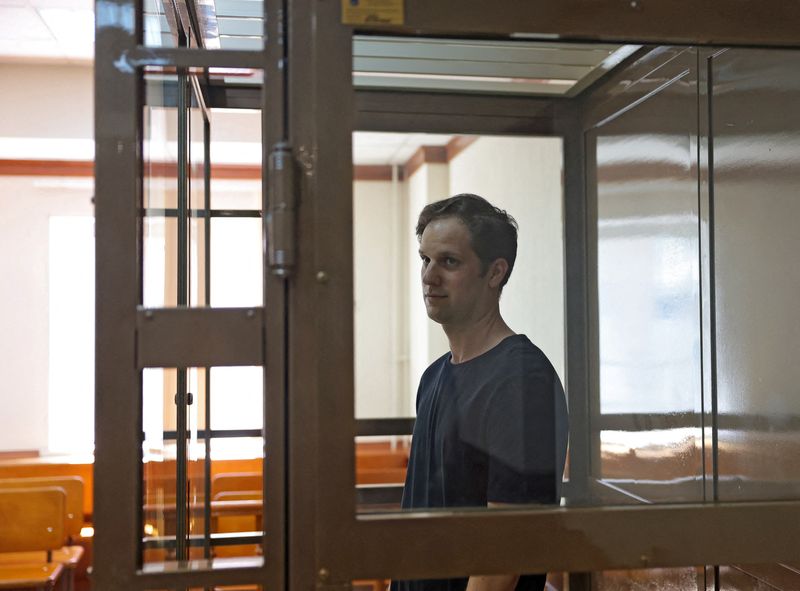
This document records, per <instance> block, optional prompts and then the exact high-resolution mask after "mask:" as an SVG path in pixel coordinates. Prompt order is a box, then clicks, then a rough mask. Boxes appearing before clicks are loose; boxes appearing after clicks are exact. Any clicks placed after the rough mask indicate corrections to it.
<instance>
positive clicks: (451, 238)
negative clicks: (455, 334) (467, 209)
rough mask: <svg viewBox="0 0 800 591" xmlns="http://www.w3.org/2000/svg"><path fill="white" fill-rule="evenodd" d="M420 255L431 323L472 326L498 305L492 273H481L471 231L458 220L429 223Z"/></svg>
mask: <svg viewBox="0 0 800 591" xmlns="http://www.w3.org/2000/svg"><path fill="white" fill-rule="evenodd" d="M419 254H420V257H421V259H422V292H423V295H424V298H425V308H426V310H427V312H428V316H429V317H430V318H431V320H434V321H435V322H438V323H440V324H442V325H443V326H445V327H447V326H452V327H465V326H470V325H472V324H474V323H475V322H476V321H477V320H478V319H479V318H481V317H482V316H483V315H484V314H486V313H487V312H488V311H489V310H491V309H492V307H493V306H495V305H496V304H497V298H498V292H497V289H496V288H492V286H490V275H491V273H481V271H482V269H481V261H480V259H479V258H478V255H477V254H475V251H474V250H473V249H472V245H471V243H470V236H469V230H467V227H466V226H465V225H464V224H463V223H462V222H461V221H459V220H458V219H457V218H452V217H451V218H440V219H437V220H434V221H432V222H431V223H429V224H428V225H427V227H426V228H425V231H424V232H423V233H422V238H421V239H420V247H419ZM495 287H496V286H495Z"/></svg>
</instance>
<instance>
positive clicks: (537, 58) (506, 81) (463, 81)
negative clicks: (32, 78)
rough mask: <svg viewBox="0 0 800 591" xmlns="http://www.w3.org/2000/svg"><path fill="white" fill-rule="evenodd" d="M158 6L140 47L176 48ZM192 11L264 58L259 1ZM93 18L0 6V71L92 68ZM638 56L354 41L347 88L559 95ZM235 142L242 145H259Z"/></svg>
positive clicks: (16, 2)
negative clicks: (22, 65) (18, 66)
mask: <svg viewBox="0 0 800 591" xmlns="http://www.w3.org/2000/svg"><path fill="white" fill-rule="evenodd" d="M162 1H163V0H144V10H145V18H144V26H145V44H146V45H150V46H171V45H173V44H174V41H173V36H172V33H171V32H170V27H169V24H168V20H167V18H166V16H165V12H164V8H163V4H162ZM195 6H196V7H197V11H198V14H199V16H200V20H201V28H202V29H203V30H204V39H205V43H206V46H207V47H208V48H222V49H238V50H253V51H257V50H259V49H261V48H262V46H263V35H262V31H263V17H262V11H263V4H262V1H261V0H195ZM93 9H94V0H0V63H2V62H15V61H28V62H42V63H47V62H57V63H58V62H60V63H63V62H82V63H86V64H89V63H91V61H92V59H93V56H94V42H93V41H94V11H93ZM635 49H636V46H617V45H599V44H566V43H554V42H542V41H532V40H530V39H508V40H466V39H431V38H418V37H405V38H402V37H388V36H356V37H355V38H354V41H353V82H354V85H355V86H356V87H357V88H374V89H381V88H383V89H385V88H395V89H404V90H428V91H450V92H453V91H456V92H473V93H474V92H477V93H492V94H497V93H503V94H532V95H550V96H552V95H565V94H571V93H574V92H576V91H577V90H579V89H580V88H583V87H585V86H586V85H588V84H590V83H591V82H592V81H594V80H596V79H597V78H599V77H600V76H602V75H603V74H604V73H605V72H606V71H608V70H609V69H610V68H612V67H614V66H615V65H616V64H617V63H619V62H620V61H621V60H622V59H624V58H625V57H627V56H628V55H630V54H631V53H632V52H633V51H634V50H635ZM259 74H260V73H259V72H239V75H238V76H236V77H235V78H229V80H230V81H231V82H235V83H238V84H242V83H245V84H260V83H261V76H260V75H259ZM226 78H227V76H226ZM237 139H238V142H239V143H241V144H242V145H244V144H247V145H249V144H250V143H252V144H253V146H256V145H257V142H254V141H251V140H244V138H237ZM450 139H451V136H447V135H436V134H390V133H369V134H367V133H356V134H355V135H354V141H353V146H354V148H353V149H354V154H353V156H354V162H356V163H358V164H402V163H404V162H405V161H406V160H408V158H409V157H410V156H411V155H412V154H413V153H414V151H415V150H416V149H417V148H418V147H419V146H421V145H444V144H446V143H447V142H448V141H449V140H450ZM243 140H244V141H243ZM248 153H249V152H248ZM253 153H254V154H255V153H256V151H253ZM246 159H247V158H245V160H246Z"/></svg>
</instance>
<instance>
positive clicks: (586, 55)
mask: <svg viewBox="0 0 800 591" xmlns="http://www.w3.org/2000/svg"><path fill="white" fill-rule="evenodd" d="M203 1H207V0H200V2H196V4H201V3H202V2H203ZM262 11H263V3H262V2H261V1H260V0H216V2H215V3H214V5H213V13H214V17H213V18H214V21H215V22H214V23H213V25H214V26H213V27H210V28H211V29H213V31H214V32H215V35H214V37H213V39H211V38H208V39H206V46H207V47H220V48H222V49H229V50H240V51H241V50H244V51H260V50H262V49H263V45H264V37H263V32H264V21H263V13H262ZM145 12H146V13H147V15H148V17H149V18H148V20H147V27H148V28H149V29H150V30H148V31H147V35H146V38H147V39H148V40H149V41H150V42H151V43H152V44H160V43H161V41H163V42H164V43H170V42H172V41H171V40H172V39H174V36H172V35H171V34H170V32H169V23H168V21H167V19H166V18H164V16H163V14H164V10H163V6H162V4H161V0H145ZM156 28H157V29H158V30H154V29H156ZM206 28H207V29H209V27H208V26H206ZM216 34H218V37H217V35H216ZM160 40H161V41H160ZM634 48H635V47H634V46H619V45H608V44H567V43H551V42H543V41H531V40H528V39H524V40H522V39H520V40H510V39H509V40H466V39H432V38H421V37H390V36H380V35H377V36H366V35H355V36H354V38H353V83H354V86H355V87H356V88H362V89H369V88H375V89H392V88H396V89H402V90H425V91H446V92H480V93H492V94H503V93H511V94H537V95H564V94H567V93H568V92H569V91H570V89H571V88H573V87H574V86H575V85H578V84H580V86H585V85H586V84H588V83H589V82H591V81H593V80H594V79H596V78H599V77H600V76H601V75H602V74H603V73H604V72H605V71H607V70H608V69H610V68H611V67H613V66H614V65H616V63H618V62H619V61H620V60H621V59H622V58H623V57H625V56H627V55H629V54H630V53H632V51H633V49H634ZM231 82H233V81H231ZM236 82H237V83H240V84H241V83H248V84H259V83H260V82H261V79H260V77H252V78H250V79H249V80H247V81H244V80H237V81H236Z"/></svg>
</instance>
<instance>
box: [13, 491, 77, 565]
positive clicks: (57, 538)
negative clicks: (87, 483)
mask: <svg viewBox="0 0 800 591" xmlns="http://www.w3.org/2000/svg"><path fill="white" fill-rule="evenodd" d="M65 504H66V493H65V492H64V489H63V488H59V487H41V488H12V489H8V488H6V489H0V552H30V551H34V550H57V549H58V548H61V547H62V546H63V545H64V513H65Z"/></svg>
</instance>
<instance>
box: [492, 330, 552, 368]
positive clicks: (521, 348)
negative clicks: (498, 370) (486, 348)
mask: <svg viewBox="0 0 800 591" xmlns="http://www.w3.org/2000/svg"><path fill="white" fill-rule="evenodd" d="M501 359H503V360H504V361H507V362H508V364H509V365H512V366H515V367H525V366H530V365H540V366H543V367H548V368H552V367H553V364H552V363H550V359H548V357H547V355H546V354H545V353H544V351H542V350H541V349H540V348H539V347H537V346H536V345H535V344H534V343H533V342H532V341H531V340H530V339H529V338H528V337H527V336H525V335H524V334H517V335H514V336H513V337H509V338H508V341H507V344H506V347H505V350H504V351H503V354H502V356H501Z"/></svg>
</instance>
